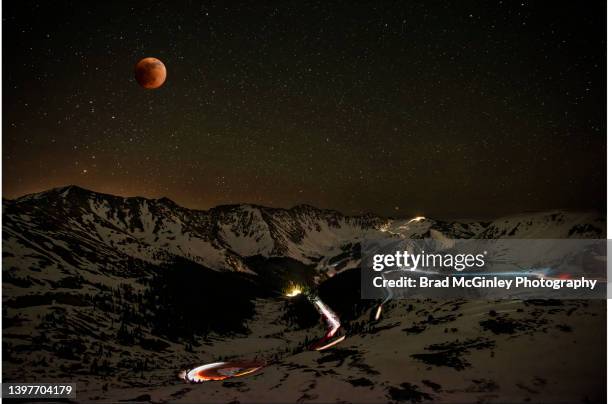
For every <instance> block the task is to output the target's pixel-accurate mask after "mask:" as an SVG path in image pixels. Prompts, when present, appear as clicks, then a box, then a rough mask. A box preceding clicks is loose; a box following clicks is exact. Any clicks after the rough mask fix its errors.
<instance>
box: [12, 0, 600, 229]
mask: <svg viewBox="0 0 612 404" xmlns="http://www.w3.org/2000/svg"><path fill="white" fill-rule="evenodd" d="M604 34H605V3H604V2H603V1H587V2H578V1H573V2H568V3H565V2H555V3H554V7H551V3H549V2H545V1H527V0H525V1H520V0H517V1H507V0H504V1H480V2H472V1H448V2H432V1H406V2H404V1H401V2H400V1H376V2H369V3H368V2H359V4H352V3H350V2H334V1H323V2H286V1H283V2H276V3H274V2H258V1H252V2H244V3H238V2H227V1H218V2H188V1H179V2H170V1H165V2H153V1H147V2H141V3H140V4H139V3H138V2H136V1H130V2H119V1H117V2H84V1H74V2H69V1H54V2H48V1H36V2H33V1H28V0H23V1H18V2H17V1H12V2H5V3H4V9H3V38H4V42H3V46H4V48H3V58H4V66H3V79H4V80H3V91H4V93H3V97H4V99H3V101H4V104H3V106H4V107H3V108H4V111H3V112H4V114H3V122H2V124H3V150H2V153H3V170H4V178H3V193H4V197H5V198H7V197H8V198H13V197H17V196H20V195H23V194H27V193H32V192H38V191H42V190H46V189H49V188H52V187H58V186H64V185H68V184H77V185H80V186H82V187H85V188H88V189H92V190H95V191H99V192H105V193H111V194H117V195H124V196H135V195H139V196H146V197H162V196H166V197H169V198H171V199H173V200H174V201H175V202H177V203H179V204H181V205H183V206H187V207H190V208H200V209H206V208H210V207H212V206H215V205H219V204H229V203H246V202H248V203H256V204H261V205H266V206H274V207H290V206H293V205H296V204H301V203H307V204H311V205H314V206H317V207H321V208H332V209H337V210H340V211H342V212H344V213H346V214H359V213H363V212H373V213H376V214H380V215H389V216H412V215H416V214H425V215H427V216H433V217H492V216H496V215H502V214H510V213H517V212H522V211H527V210H543V209H555V208H567V209H601V210H603V209H604V208H603V206H604V200H605V115H604V114H605V90H604V88H605V67H606V66H605V56H604V51H605V41H604V38H605V36H604ZM147 56H153V57H157V58H159V59H160V60H162V62H164V64H165V65H166V68H167V72H168V76H167V80H166V82H165V84H164V85H163V86H162V87H161V88H159V89H157V90H145V89H143V88H141V87H139V86H138V84H137V83H136V82H135V80H134V65H135V64H136V63H137V62H138V61H139V60H140V59H141V58H143V57H147Z"/></svg>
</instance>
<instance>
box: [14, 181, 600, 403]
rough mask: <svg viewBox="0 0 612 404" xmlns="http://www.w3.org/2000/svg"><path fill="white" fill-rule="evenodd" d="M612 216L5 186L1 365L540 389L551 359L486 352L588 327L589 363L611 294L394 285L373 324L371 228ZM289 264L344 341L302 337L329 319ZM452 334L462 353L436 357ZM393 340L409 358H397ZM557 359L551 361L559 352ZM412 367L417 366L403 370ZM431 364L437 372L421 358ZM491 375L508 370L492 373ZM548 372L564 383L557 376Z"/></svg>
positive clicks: (470, 393)
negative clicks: (416, 214)
mask: <svg viewBox="0 0 612 404" xmlns="http://www.w3.org/2000/svg"><path fill="white" fill-rule="evenodd" d="M604 228H605V219H604V218H602V217H600V216H598V215H597V214H595V213H572V212H563V211H554V212H542V213H528V214H521V215H515V216H512V217H505V218H500V219H497V220H494V221H480V220H458V221H442V220H435V219H430V218H419V219H411V218H410V219H388V218H380V217H375V216H372V215H369V216H356V217H347V216H344V215H342V214H340V213H338V212H334V211H330V210H322V209H317V208H313V207H310V206H297V207H294V208H291V209H274V208H267V207H262V206H254V205H233V206H220V207H216V208H213V209H210V210H207V211H200V210H190V209H186V208H183V207H180V206H178V205H176V204H175V203H173V202H172V201H170V200H168V199H165V198H162V199H145V198H138V197H134V198H123V197H117V196H112V195H105V194H99V193H95V192H92V191H88V190H85V189H82V188H79V187H75V186H70V187H64V188H58V189H53V190H49V191H46V192H42V193H39V194H33V195H28V196H25V197H22V198H19V199H16V200H4V201H3V229H2V230H3V240H2V241H3V270H2V272H3V327H4V328H3V377H4V380H5V381H23V380H27V381H35V380H38V381H50V380H63V381H66V380H76V381H77V382H78V383H79V386H80V387H79V388H80V389H81V392H82V393H81V394H83V396H80V397H84V398H86V399H88V400H95V399H105V400H109V399H112V400H123V399H134V398H138V397H140V398H141V399H143V400H145V401H149V400H153V401H173V400H179V399H182V400H185V401H192V402H193V401H202V400H204V399H206V398H207V397H209V399H210V400H213V397H214V401H223V400H226V401H232V400H242V401H245V400H247V401H257V400H254V398H256V397H257V396H259V397H261V398H265V397H269V398H274V399H273V400H272V401H279V402H287V401H288V400H289V401H296V400H297V401H300V400H301V401H326V402H330V401H336V400H337V399H338V400H339V399H344V400H346V401H351V402H355V401H370V402H373V401H372V400H374V401H380V399H389V400H393V401H405V400H404V399H403V398H405V397H408V399H407V400H408V401H414V400H416V401H415V402H418V401H427V400H428V398H431V399H436V398H441V397H447V396H445V395H444V394H445V391H446V392H447V394H450V396H452V395H453V394H454V393H452V391H453V389H454V390H457V389H458V390H461V391H463V392H464V393H465V395H463V396H462V397H464V398H466V399H467V400H468V401H474V400H475V399H481V398H482V397H484V396H487V395H488V396H491V395H496V394H497V395H499V396H500V397H504V395H503V394H502V393H503V391H506V389H508V390H507V391H509V392H510V391H511V392H512V394H517V397H521V399H523V398H525V397H532V398H534V399H535V398H537V395H536V394H535V393H533V392H531V393H530V392H529V390H530V389H531V390H533V389H534V387H533V386H532V384H533V383H540V382H538V380H540V379H537V378H544V379H547V380H548V379H549V377H548V376H545V375H544V373H545V372H546V369H547V368H546V365H545V363H541V364H540V365H538V369H537V371H534V372H535V373H534V375H533V377H534V378H532V379H529V380H527V381H520V382H514V384H513V385H512V386H505V385H504V382H502V381H501V380H502V379H503V378H504V377H505V378H506V380H510V379H511V376H512V375H510V376H508V374H507V373H506V374H504V372H503V371H502V370H501V369H497V368H496V367H498V366H500V365H499V361H492V360H487V358H490V357H489V356H487V355H501V357H507V356H508V355H509V352H510V351H508V349H512V350H514V351H512V352H515V353H516V354H517V355H519V356H521V355H522V356H524V357H525V358H528V357H530V355H532V354H533V353H532V349H535V348H538V347H543V346H544V345H546V352H549V351H550V352H553V351H554V350H555V349H561V348H564V349H565V348H566V346H567V345H568V344H569V345H571V344H572V341H579V342H580V343H584V344H586V345H585V347H584V349H582V348H581V349H582V350H581V352H583V358H584V359H585V360H589V361H591V362H593V363H595V362H597V358H596V356H595V355H596V353H597V350H596V349H590V348H588V347H596V346H597V344H601V343H602V342H601V341H600V339H601V338H600V337H601V336H600V335H599V334H598V333H597V332H594V333H593V332H590V333H583V332H582V331H580V330H585V329H592V330H599V329H600V328H601V327H603V328H602V329H605V316H604V314H605V311H604V310H603V306H602V305H598V304H597V303H596V302H565V303H564V302H561V303H559V305H558V306H555V305H553V306H550V305H548V304H545V305H537V304H524V303H515V304H514V305H511V306H508V305H507V303H506V302H480V303H469V304H467V305H466V303H465V302H455V303H453V302H446V303H444V302H407V303H404V302H398V303H394V304H393V305H391V306H390V307H391V309H390V310H389V312H388V313H385V318H384V321H383V323H381V324H378V325H372V324H369V318H370V317H369V312H368V310H369V309H370V308H371V305H372V302H368V301H362V300H361V299H360V297H359V274H358V270H356V268H357V267H358V263H359V258H360V243H361V242H362V240H364V238H367V237H406V238H423V237H434V238H435V237H448V238H494V237H513V238H535V237H542V238H544V237H545V238H567V237H570V238H599V237H603V236H604ZM289 281H299V282H300V283H311V284H313V286H314V285H315V284H317V287H318V289H319V291H320V294H321V296H322V298H323V299H324V300H325V301H326V302H327V303H328V304H329V305H330V306H331V307H332V308H333V309H334V310H336V311H337V312H338V314H339V315H340V317H341V319H342V322H343V325H344V327H345V328H347V330H348V336H347V339H346V341H345V342H344V343H343V345H342V347H340V348H339V350H338V351H337V352H336V353H335V354H334V353H333V352H330V353H327V354H319V353H312V352H307V351H306V350H305V349H304V347H305V346H306V341H308V340H309V339H312V338H316V337H317V336H320V333H321V328H320V327H321V326H320V324H319V323H318V317H317V314H316V312H315V311H314V309H312V307H310V306H309V304H308V303H307V302H304V301H300V300H299V299H296V300H292V301H288V300H286V299H284V298H282V297H281V296H280V291H281V290H282V288H283V287H284V286H286V284H287V283H288V282H289ZM410 307H412V308H410ZM447 312H448V313H447ZM498 312H499V313H503V314H497V313H498ZM602 316H603V317H602ZM438 317H440V318H438ZM432 319H433V320H432ZM430 320H431V321H430ZM583 323H585V324H583ZM602 324H603V325H602ZM453 330H455V331H453ZM574 331H575V332H574ZM547 333H552V334H554V336H555V339H554V342H551V341H549V340H548V339H547V338H546V334H547ZM405 338H409V341H410V344H409V345H407V344H404V342H403V340H404V339H405ZM523 339H525V341H526V339H529V340H530V344H531V346H530V347H526V346H527V345H530V344H522V341H523ZM534 341H535V342H534ZM445 344H446V345H445ZM533 345H535V347H534V346H533ZM509 346H512V347H513V348H508V347H509ZM524 346H525V347H524ZM521 347H523V348H521ZM438 348H439V349H438ZM440 349H441V350H442V351H444V352H446V351H448V352H450V356H451V357H455V359H456V360H455V361H450V362H449V361H446V360H442V361H440V360H438V359H439V358H438V359H436V356H435V354H436V352H438V351H439V350H440ZM394 351H398V352H401V355H405V357H404V359H403V360H401V361H399V362H398V361H397V360H394V359H393V357H394V356H395V354H394V353H393V352H394ZM483 352H486V355H484V354H483ZM423 355H425V356H423ZM428 355H429V356H428ZM432 355H433V356H432ZM245 356H249V357H253V356H259V357H261V358H264V359H266V360H268V361H270V362H271V365H270V366H269V367H268V368H266V370H265V371H264V372H263V374H261V375H259V376H256V377H255V378H253V379H246V378H245V379H241V380H239V381H237V382H227V383H228V384H225V383H223V384H219V383H217V384H214V383H213V384H211V385H209V386H189V387H186V386H184V385H180V384H177V381H176V378H175V374H176V372H177V371H178V370H179V369H180V368H184V367H188V366H192V365H198V364H200V363H201V362H206V361H211V360H218V359H222V358H226V357H238V358H241V357H245ZM384 358H387V359H384ZM383 359H384V360H383ZM553 359H554V358H550V359H549V362H547V363H548V364H549V365H550V366H549V367H550V369H553V368H554V367H556V366H557V364H556V363H555V362H554V360H553ZM471 362H474V363H475V364H478V366H476V365H474V366H471V365H470V363H471ZM574 362H575V361H574ZM574 362H572V364H573V365H574V366H579V365H580V363H574ZM597 363H598V362H597ZM600 365H601V364H598V366H600ZM585 366H586V365H585ZM604 366H605V364H604ZM400 368H401V369H403V372H404V373H402V375H403V374H405V372H406V369H408V370H410V372H414V374H411V375H409V376H401V377H400V376H399V375H398V371H399V370H398V369H400ZM493 368H495V369H493ZM427 369H429V370H428V371H427ZM432 369H433V370H432ZM587 370H588V369H587ZM424 371H427V372H429V374H428V376H427V378H425V377H424V376H420V375H419V376H417V375H416V374H417V373H418V374H420V373H421V372H424ZM514 371H515V373H513V374H515V376H516V378H518V379H520V378H521V377H523V376H522V375H525V374H526V373H525V372H526V370H525V369H523V368H521V367H520V366H518V367H516V368H515V369H514ZM457 372H459V373H457ZM461 372H463V373H461ZM469 372H473V374H472V373H469ZM591 373H592V374H596V372H595V371H593V372H591ZM487 374H490V375H491V376H487ZM589 374H590V373H589V372H588V371H587V372H586V373H585V375H587V376H588V375H589ZM592 374H591V376H592ZM315 375H316V377H314V376H315ZM492 375H495V376H492ZM587 376H585V378H584V380H582V379H581V378H580V377H578V376H575V375H574V381H575V388H574V390H572V391H573V393H572V394H574V395H571V396H572V397H576V398H577V399H578V398H579V399H583V398H584V397H594V395H590V396H589V395H585V394H583V389H586V388H587V387H589V386H590V387H589V388H591V387H592V386H593V383H594V382H593V381H592V380H591V381H589V380H590V379H588V378H587ZM313 377H314V379H313ZM494 377H495V378H496V377H499V380H498V379H496V380H493V381H492V382H491V380H489V379H493V378H494ZM508 377H510V379H508ZM589 377H590V376H589ZM311 379H312V380H311ZM316 379H318V381H316ZM405 379H410V380H405ZM434 379H435V380H434ZM441 379H444V380H447V381H448V382H446V381H445V382H444V383H442V382H441ZM313 380H314V382H315V383H314V387H312V388H311V389H310V390H309V388H308V386H309V384H311V383H313ZM469 380H472V381H469ZM475 380H483V381H482V383H481V382H478V383H476V381H475ZM512 380H514V379H512ZM534 380H535V381H534ZM426 381H427V382H426ZM474 383H475V384H474ZM483 383H484V384H483ZM516 383H519V384H520V383H522V384H523V385H525V386H526V389H523V388H522V387H516V385H517V384H516ZM530 383H531V384H530ZM447 384H448V386H447ZM211 386H212V387H211ZM436 386H438V387H436ZM483 386H485V387H483ZM495 386H497V387H496V388H495ZM549 387H550V388H549V390H550V391H551V392H550V394H551V395H550V397H553V398H554V397H556V396H555V395H554V394H553V392H554V391H555V390H554V387H555V386H554V383H550V384H549ZM557 387H558V383H557ZM547 389H548V387H547ZM568 389H569V390H571V389H570V388H569V387H567V386H566V387H564V390H563V391H564V392H566V393H567V391H568ZM315 390H316V392H315ZM349 390H350V392H349ZM447 390H448V391H447ZM500 390H501V391H502V393H500ZM364 393H365V394H364ZM334 394H336V396H333V395H334ZM580 394H582V396H580ZM332 396H333V397H332ZM523 396H525V397H523ZM595 396H596V394H595ZM563 397H564V396H563ZM540 398H541V397H540ZM552 401H554V400H552Z"/></svg>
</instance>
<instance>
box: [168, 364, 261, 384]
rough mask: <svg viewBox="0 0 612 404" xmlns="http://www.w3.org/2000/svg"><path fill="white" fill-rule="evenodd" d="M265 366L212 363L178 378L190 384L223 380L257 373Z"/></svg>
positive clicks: (183, 373) (181, 374)
mask: <svg viewBox="0 0 612 404" xmlns="http://www.w3.org/2000/svg"><path fill="white" fill-rule="evenodd" d="M264 366H265V363H264V362H258V361H235V362H213V363H207V364H205V365H202V366H198V367H196V368H193V369H191V370H189V371H183V372H181V373H180V374H179V377H180V378H182V379H183V380H185V381H186V382H190V383H203V382H207V381H218V380H225V379H229V378H232V377H241V376H246V375H248V374H251V373H253V372H256V371H258V370H259V369H261V368H263V367H264Z"/></svg>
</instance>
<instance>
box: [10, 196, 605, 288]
mask: <svg viewBox="0 0 612 404" xmlns="http://www.w3.org/2000/svg"><path fill="white" fill-rule="evenodd" d="M3 210H4V212H3V214H4V217H3V218H4V223H3V251H4V262H3V263H4V266H5V268H9V269H10V268H14V269H21V270H24V271H30V270H32V269H36V270H38V271H41V272H44V273H45V274H46V275H48V276H49V277H53V274H57V273H59V272H65V271H69V272H70V271H77V272H83V271H85V272H88V273H91V274H100V273H104V272H106V273H108V272H111V273H112V272H117V273H121V272H125V271H128V272H129V268H126V267H125V265H124V264H125V262H127V261H129V260H130V259H137V260H142V261H144V262H147V263H151V264H160V263H164V262H170V261H172V260H174V259H175V258H176V257H181V258H185V259H188V260H190V261H194V262H196V263H198V264H201V265H203V266H206V267H208V268H211V269H215V270H230V271H238V272H249V273H252V272H253V271H252V269H251V268H250V267H249V265H248V263H247V262H246V260H245V258H247V257H252V256H263V257H285V258H291V259H294V260H297V261H299V262H302V263H304V264H306V265H317V266H318V271H319V272H320V273H322V274H323V275H327V272H328V271H331V273H336V272H337V271H338V265H339V264H340V263H342V262H343V261H344V265H340V267H341V268H344V267H347V265H346V258H348V257H349V256H352V255H351V254H348V253H347V252H348V251H351V249H353V248H355V247H358V245H359V242H360V241H361V240H363V239H364V237H385V236H387V235H390V236H399V237H408V238H423V237H434V238H435V237H439V236H444V237H448V238H500V237H513V238H536V237H540V238H566V237H570V238H572V237H592V238H598V237H601V236H602V235H603V228H604V225H605V223H604V219H603V218H601V217H598V216H597V215H596V214H594V213H569V212H562V211H557V212H544V213H535V214H523V215H516V216H512V217H506V218H501V219H498V220H495V221H492V222H484V221H440V220H434V219H429V218H419V219H404V220H402V219H397V220H392V219H387V218H381V217H375V216H372V215H366V216H344V215H342V214H340V213H338V212H336V211H332V210H322V209H317V208H314V207H311V206H307V205H300V206H296V207H294V208H291V209H274V208H267V207H262V206H256V205H228V206H219V207H216V208H213V209H210V210H207V211H202V210H191V209H186V208H183V207H181V206H178V205H177V204H175V203H174V202H172V201H171V200H169V199H167V198H161V199H146V198H139V197H132V198H123V197H118V196H112V195H106V194H100V193H95V192H92V191H88V190H85V189H82V188H79V187H76V186H68V187H63V188H56V189H52V190H50V191H46V192H42V193H38V194H33V195H27V196H24V197H22V198H19V199H16V200H4V201H3ZM330 263H331V265H330Z"/></svg>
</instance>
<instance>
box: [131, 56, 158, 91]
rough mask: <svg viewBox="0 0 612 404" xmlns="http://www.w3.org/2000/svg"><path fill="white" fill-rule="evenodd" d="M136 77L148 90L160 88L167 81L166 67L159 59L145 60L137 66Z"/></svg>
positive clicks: (149, 58) (150, 58)
mask: <svg viewBox="0 0 612 404" xmlns="http://www.w3.org/2000/svg"><path fill="white" fill-rule="evenodd" d="M134 76H135V78H136V81H137V82H138V84H140V85H141V86H142V87H144V88H146V89H149V90H152V89H155V88H159V87H161V86H162V84H164V82H165V81H166V66H165V65H164V64H163V63H162V62H161V60H159V59H157V58H152V57H148V58H144V59H142V60H141V61H140V62H138V63H137V64H136V67H135V68H134Z"/></svg>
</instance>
